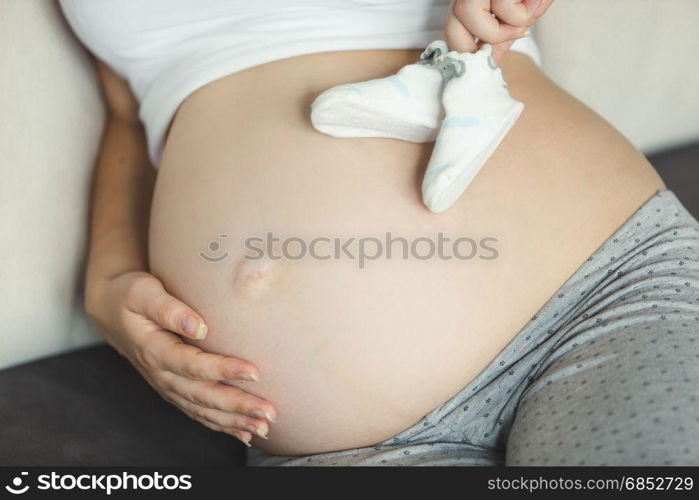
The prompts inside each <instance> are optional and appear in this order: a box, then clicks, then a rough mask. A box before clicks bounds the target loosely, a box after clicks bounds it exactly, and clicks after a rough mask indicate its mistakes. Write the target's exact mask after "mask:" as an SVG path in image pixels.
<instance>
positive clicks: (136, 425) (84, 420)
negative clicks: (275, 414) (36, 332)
mask: <svg viewBox="0 0 699 500" xmlns="http://www.w3.org/2000/svg"><path fill="white" fill-rule="evenodd" d="M0 423H2V425H0V443H1V445H0V465H119V466H125V465H148V466H156V465H163V466H164V465H180V466H192V465H240V464H242V463H243V460H244V458H243V457H244V446H243V445H242V444H241V443H240V442H239V441H237V440H236V439H235V438H233V437H231V436H228V435H225V434H222V433H217V432H214V431H211V430H209V429H207V428H206V427H204V426H202V425H201V424H199V423H197V422H195V421H193V420H190V419H189V418H188V417H187V416H185V415H184V414H183V413H181V412H180V411H179V410H177V409H176V408H175V407H173V406H171V405H170V404H168V403H167V402H165V401H164V400H163V399H161V398H160V396H159V395H158V394H157V393H156V392H155V391H154V390H153V389H151V388H150V386H149V385H148V384H147V383H146V382H145V381H144V380H143V379H142V378H141V376H140V374H139V373H138V372H137V371H136V370H135V369H133V368H132V367H131V365H130V364H129V363H128V361H126V359H124V358H122V357H121V356H119V355H118V354H117V353H116V352H115V351H114V350H112V349H111V348H110V347H107V346H97V347H91V348H87V349H82V350H79V351H77V352H73V353H70V354H64V355H60V356H54V357H51V358H48V359H44V360H41V361H36V362H33V363H29V364H26V365H22V366H17V367H14V368H10V369H7V370H4V371H0Z"/></svg>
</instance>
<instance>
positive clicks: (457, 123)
mask: <svg viewBox="0 0 699 500" xmlns="http://www.w3.org/2000/svg"><path fill="white" fill-rule="evenodd" d="M480 124H481V122H480V121H478V120H477V119H476V118H474V117H473V116H466V117H464V116H452V117H451V118H447V119H446V120H444V122H443V123H442V127H444V128H453V127H477V126H478V125H480Z"/></svg>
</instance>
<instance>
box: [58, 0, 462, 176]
mask: <svg viewBox="0 0 699 500" xmlns="http://www.w3.org/2000/svg"><path fill="white" fill-rule="evenodd" d="M60 3H61V7H62V9H63V12H64V14H65V16H66V18H67V19H68V22H69V23H70V25H71V27H72V28H73V30H74V31H75V33H76V34H77V35H78V37H79V38H80V40H81V41H82V42H83V43H84V44H85V45H86V46H87V47H88V48H89V49H90V50H91V51H92V52H93V53H94V54H95V56H97V57H98V58H99V59H101V60H102V61H104V62H105V63H106V64H108V65H109V66H110V67H111V68H112V69H113V70H114V71H115V72H116V73H117V74H119V75H120V76H122V77H123V78H124V79H126V80H127V81H128V82H129V84H130V86H131V89H132V91H133V92H134V94H135V96H136V98H137V99H138V100H139V102H140V108H139V116H140V119H141V121H142V122H143V124H144V126H145V129H146V135H147V139H148V153H149V156H150V158H151V161H152V162H153V164H154V165H155V166H156V167H157V166H158V165H159V164H160V161H161V158H162V151H163V144H164V140H165V134H166V132H167V129H168V126H169V124H170V121H171V120H172V118H173V116H174V114H175V112H176V111H177V108H178V107H179V105H180V104H181V103H182V101H183V100H184V99H185V98H186V97H187V96H188V95H189V94H191V93H192V92H194V91H195V90H197V89H198V88H199V87H201V86H203V85H205V84H207V83H209V82H211V81H213V80H216V79H218V78H221V77H223V76H226V75H229V74H231V73H235V72H238V71H242V70H244V69H246V68H250V67H252V66H256V65H259V64H264V63H267V62H271V61H275V60H279V59H285V58H288V57H294V56H300V55H304V54H309V53H314V52H327V51H336V50H360V49H417V48H424V47H425V46H427V44H429V43H430V42H432V41H433V40H437V39H441V38H443V30H444V25H445V21H446V16H447V9H448V6H449V3H450V1H449V0H119V1H114V0H61V1H60Z"/></svg>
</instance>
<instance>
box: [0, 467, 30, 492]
mask: <svg viewBox="0 0 699 500" xmlns="http://www.w3.org/2000/svg"><path fill="white" fill-rule="evenodd" d="M27 475H29V473H28V472H22V473H21V475H20V476H17V477H16V478H14V479H13V480H12V486H10V485H7V486H5V489H6V490H7V491H9V492H10V493H12V494H13V495H21V494H22V493H26V492H27V490H28V489H29V485H25V486H24V487H22V477H21V476H27Z"/></svg>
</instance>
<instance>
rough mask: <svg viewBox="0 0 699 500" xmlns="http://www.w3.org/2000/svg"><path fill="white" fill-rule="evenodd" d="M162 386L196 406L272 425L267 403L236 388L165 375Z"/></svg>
mask: <svg viewBox="0 0 699 500" xmlns="http://www.w3.org/2000/svg"><path fill="white" fill-rule="evenodd" d="M163 385H164V386H166V387H167V388H168V390H170V391H171V392H174V393H176V394H178V395H180V396H181V397H183V398H185V399H187V400H188V401H190V402H191V403H193V404H195V405H198V406H203V407H205V408H211V409H212V410H219V411H223V412H227V413H239V414H241V415H247V416H248V417H251V418H255V419H266V420H268V421H269V422H273V421H274V417H275V414H276V411H275V409H274V407H273V406H272V405H271V403H269V402H268V401H265V400H264V399H261V398H258V397H257V396H254V395H252V394H250V393H247V392H245V391H243V390H241V389H238V388H237V387H232V386H229V385H225V384H219V383H218V382H202V381H199V380H191V379H188V378H185V377H180V376H179V375H175V374H174V373H169V372H166V375H165V376H164V380H163Z"/></svg>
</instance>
